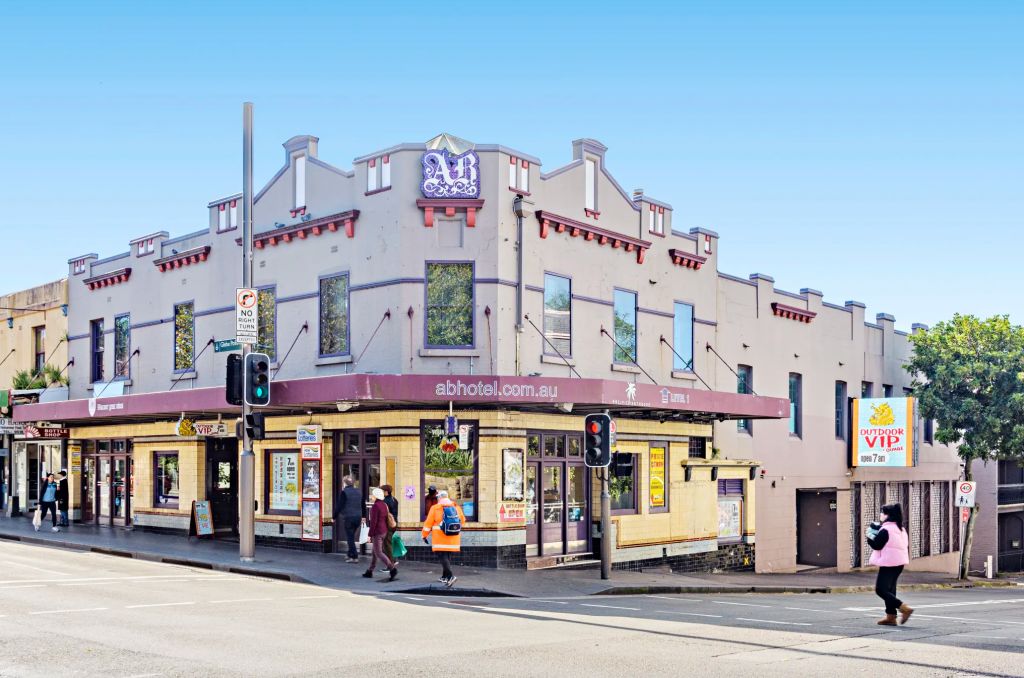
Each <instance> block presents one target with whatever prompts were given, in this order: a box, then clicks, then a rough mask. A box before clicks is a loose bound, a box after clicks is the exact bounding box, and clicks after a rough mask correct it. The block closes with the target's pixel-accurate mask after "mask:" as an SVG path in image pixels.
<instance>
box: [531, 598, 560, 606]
mask: <svg viewBox="0 0 1024 678" xmlns="http://www.w3.org/2000/svg"><path fill="white" fill-rule="evenodd" d="M530 602H531V603H547V604H548V605H568V604H569V603H567V602H565V601H564V600H544V599H543V598H534V599H533V600H531V601H530Z"/></svg>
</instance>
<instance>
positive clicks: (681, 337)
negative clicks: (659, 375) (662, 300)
mask: <svg viewBox="0 0 1024 678" xmlns="http://www.w3.org/2000/svg"><path fill="white" fill-rule="evenodd" d="M672 330H673V331H672V348H673V350H674V351H675V353H674V354H673V356H672V369H673V370H681V371H684V372H690V371H692V370H693V306H692V305H691V304H684V303H682V302H679V301H677V302H676V303H675V315H674V319H673V321H672Z"/></svg>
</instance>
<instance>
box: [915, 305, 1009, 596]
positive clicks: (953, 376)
mask: <svg viewBox="0 0 1024 678" xmlns="http://www.w3.org/2000/svg"><path fill="white" fill-rule="evenodd" d="M910 340H911V342H912V343H913V346H914V355H913V358H912V359H911V360H910V362H909V363H908V364H907V365H906V369H907V370H908V371H909V372H910V373H911V374H913V375H914V377H915V381H914V394H915V396H916V397H917V398H918V402H919V406H920V412H921V416H922V417H923V418H925V419H934V420H935V421H936V422H937V424H938V427H937V430H936V432H935V438H936V440H938V441H939V442H941V443H945V444H947V445H959V447H958V454H959V455H960V458H961V459H963V462H964V478H965V479H966V480H971V479H972V477H973V474H972V470H971V462H972V461H974V460H975V459H980V460H989V459H1016V460H1018V461H1021V460H1024V328H1022V327H1020V326H1019V325H1012V324H1011V323H1010V319H1009V317H1008V316H993V317H991V318H988V319H986V320H981V319H979V318H976V317H974V316H971V315H959V314H957V315H954V316H953V318H952V320H949V321H945V322H940V323H939V324H938V325H936V326H935V327H934V328H932V329H931V330H928V331H926V332H916V333H915V334H913V335H912V336H911V338H910ZM978 511H979V506H978V505H977V504H975V505H974V507H972V508H971V513H970V517H969V518H968V521H967V532H966V536H965V537H964V543H963V544H962V545H961V556H960V578H961V579H964V578H966V577H967V568H968V565H969V563H970V558H971V545H972V543H973V539H974V526H975V523H976V520H977V516H978Z"/></svg>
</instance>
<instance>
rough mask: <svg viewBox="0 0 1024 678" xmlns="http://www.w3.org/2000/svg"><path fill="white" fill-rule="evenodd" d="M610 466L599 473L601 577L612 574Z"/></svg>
mask: <svg viewBox="0 0 1024 678" xmlns="http://www.w3.org/2000/svg"><path fill="white" fill-rule="evenodd" d="M610 468H611V467H610V466H606V467H605V468H604V472H603V473H601V579H610V578H611V576H612V495H611V492H610V491H609V487H608V485H609V483H608V476H609V473H610V470H609V469H610Z"/></svg>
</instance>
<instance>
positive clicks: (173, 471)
mask: <svg viewBox="0 0 1024 678" xmlns="http://www.w3.org/2000/svg"><path fill="white" fill-rule="evenodd" d="M178 478H179V476H178V453H177V452H154V453H153V508H178V502H179V499H180V498H179V494H180V492H179V481H178Z"/></svg>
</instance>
